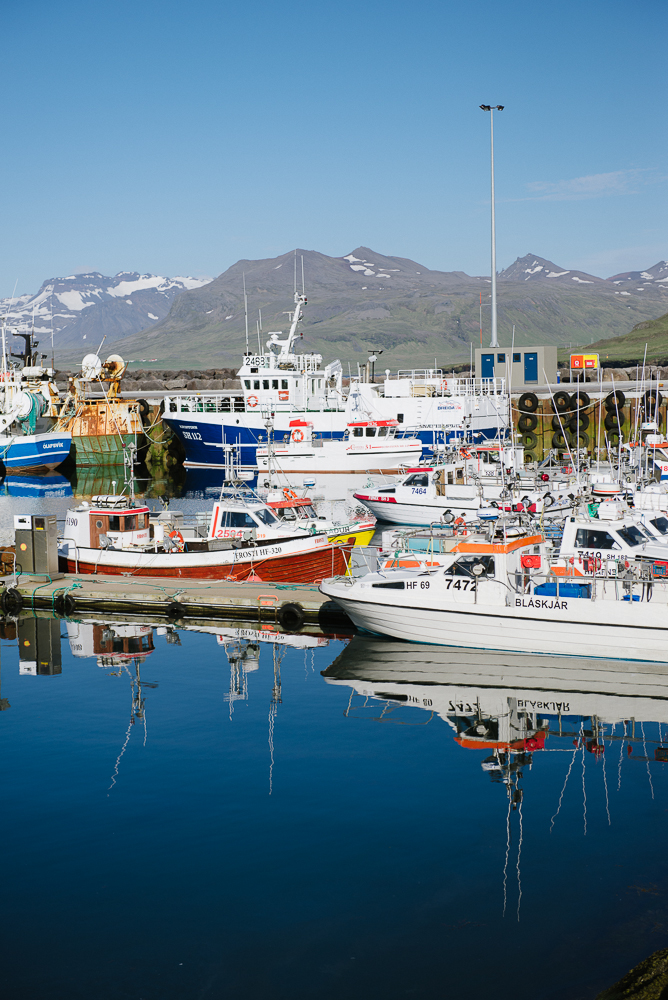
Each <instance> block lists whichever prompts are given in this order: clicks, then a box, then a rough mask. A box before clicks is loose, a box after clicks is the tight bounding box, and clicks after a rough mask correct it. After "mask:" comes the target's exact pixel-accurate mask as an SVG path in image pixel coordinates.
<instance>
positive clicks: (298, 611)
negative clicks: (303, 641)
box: [276, 602, 306, 632]
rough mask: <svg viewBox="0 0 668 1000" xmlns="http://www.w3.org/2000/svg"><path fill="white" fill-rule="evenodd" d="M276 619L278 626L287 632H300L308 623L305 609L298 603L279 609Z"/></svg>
mask: <svg viewBox="0 0 668 1000" xmlns="http://www.w3.org/2000/svg"><path fill="white" fill-rule="evenodd" d="M276 617H277V618H278V624H279V625H280V626H281V628H282V629H285V631H286V632H298V631H299V630H300V628H301V627H302V625H303V624H304V622H305V621H306V615H305V614H304V609H303V607H302V606H301V604H297V603H296V602H290V603H288V604H282V605H281V606H280V608H279V609H278V614H277V615H276Z"/></svg>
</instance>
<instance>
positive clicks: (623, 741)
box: [323, 636, 668, 919]
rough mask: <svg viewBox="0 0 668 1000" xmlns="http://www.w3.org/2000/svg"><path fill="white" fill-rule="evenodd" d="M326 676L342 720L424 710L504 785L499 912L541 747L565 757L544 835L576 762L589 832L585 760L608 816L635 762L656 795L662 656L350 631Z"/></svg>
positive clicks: (667, 708)
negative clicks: (484, 648)
mask: <svg viewBox="0 0 668 1000" xmlns="http://www.w3.org/2000/svg"><path fill="white" fill-rule="evenodd" d="M323 677H324V678H325V680H326V681H327V683H328V684H335V685H340V686H344V687H349V688H350V698H349V701H348V706H347V708H346V710H345V713H344V714H345V715H347V716H356V717H360V716H361V717H366V718H371V719H373V720H375V721H377V722H379V723H388V722H402V723H403V724H410V715H411V713H406V711H405V709H406V708H417V709H421V710H422V711H423V712H425V713H428V714H427V716H426V718H425V719H424V722H423V724H426V723H429V722H432V721H433V720H434V719H441V720H443V722H445V723H446V724H447V725H448V726H449V728H450V729H451V731H452V733H453V739H454V741H455V742H456V743H457V744H459V746H460V747H462V749H464V750H478V751H481V761H480V764H481V768H482V770H483V772H485V773H486V774H487V775H488V776H489V778H491V780H492V781H493V782H496V783H499V784H502V785H504V786H505V789H506V794H507V797H508V815H507V821H506V834H507V844H506V855H505V865H504V872H503V912H504V914H505V912H506V905H507V888H508V887H507V878H508V866H509V859H510V853H511V844H514V845H515V848H514V849H515V851H516V857H515V856H514V857H513V858H512V859H510V865H511V869H513V868H515V869H516V872H517V880H518V900H517V916H518V919H519V912H520V902H521V895H522V888H521V880H520V858H521V851H522V839H523V830H522V802H523V797H524V793H523V788H522V779H523V776H524V772H525V770H530V769H531V768H532V767H533V765H534V763H538V762H539V761H540V757H541V755H544V754H545V753H563V754H564V769H563V770H564V782H563V787H562V789H561V794H560V796H559V798H558V801H556V802H555V811H554V813H553V815H552V817H551V820H550V831H552V830H553V829H554V826H555V823H556V822H557V820H558V816H559V813H560V811H561V807H562V803H563V801H564V795H565V793H566V790H567V786H568V782H569V778H570V777H571V774H572V772H573V769H574V766H575V769H576V771H578V772H580V771H581V786H580V778H579V777H578V779H577V780H578V791H577V793H576V794H578V795H581V796H582V803H583V806H582V823H583V833H584V834H585V835H586V833H587V804H586V768H587V764H588V762H594V763H595V765H597V767H598V768H600V773H601V776H602V779H603V783H604V790H605V810H606V815H607V822H608V824H610V823H611V818H610V801H609V784H608V782H609V781H610V788H611V789H612V786H613V784H614V786H615V787H616V788H617V790H619V788H620V787H621V782H622V779H623V774H624V771H625V769H626V768H628V767H636V766H639V765H642V766H643V768H644V770H645V771H646V779H647V781H648V786H649V792H650V794H651V797H652V798H654V788H653V785H652V768H650V763H652V765H653V766H659V765H661V764H664V763H668V731H664V729H663V727H664V726H666V725H668V667H666V665H665V664H656V663H643V662H636V661H634V662H633V663H629V662H626V661H622V660H610V661H606V660H593V661H586V660H583V659H580V658H576V657H573V658H569V657H559V658H550V659H548V658H547V657H535V656H533V657H532V656H530V655H526V654H510V653H506V654H503V653H495V652H490V653H486V652H481V651H477V650H470V649H457V648H448V649H445V648H443V647H441V646H427V645H409V644H407V643H403V642H397V641H393V640H389V639H388V640H383V639H380V638H372V637H361V636H356V637H355V638H354V639H353V640H352V642H351V643H350V644H349V645H348V646H347V648H346V649H345V650H344V651H343V653H341V655H340V656H339V657H337V659H336V660H335V661H334V662H333V663H332V664H331V666H329V667H328V668H327V669H326V670H324V671H323ZM413 724H416V723H415V722H413ZM646 725H647V726H648V729H647V731H646V729H645V727H646ZM657 737H658V738H657ZM611 758H612V759H611ZM643 777H645V776H643ZM590 780H591V779H590ZM596 780H597V781H599V780H600V778H599V777H598V776H597V778H596Z"/></svg>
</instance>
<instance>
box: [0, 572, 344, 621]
mask: <svg viewBox="0 0 668 1000" xmlns="http://www.w3.org/2000/svg"><path fill="white" fill-rule="evenodd" d="M16 590H18V592H19V593H20V595H21V597H22V599H23V609H24V610H30V609H33V610H41V611H54V612H56V613H58V614H61V615H64V616H65V617H73V616H74V617H75V616H76V614H77V613H83V612H88V613H92V612H96V613H101V612H109V613H112V614H123V613H128V614H133V613H135V614H137V613H139V614H153V615H155V616H158V617H161V616H164V617H165V618H166V619H171V620H173V621H179V620H191V619H209V620H211V619H215V618H226V619H243V620H244V621H249V620H255V621H270V622H275V623H277V624H280V625H281V626H282V627H283V628H285V629H287V630H288V631H297V630H298V629H299V628H300V627H301V625H302V624H303V623H305V622H308V623H312V624H318V625H320V626H323V624H324V625H328V626H332V627H336V626H337V625H338V626H343V627H344V628H345V627H346V624H347V626H348V627H350V622H349V620H348V618H347V617H346V615H344V614H343V612H342V611H341V609H340V608H338V607H337V606H336V605H335V604H333V603H332V602H331V601H329V600H328V599H327V598H326V597H324V596H323V595H322V594H321V593H320V591H319V590H318V588H317V587H316V586H315V585H308V584H301V585H300V584H280V583H278V584H277V583H273V584H272V583H257V584H255V583H228V582H222V581H209V580H201V581H199V580H187V581H180V580H176V579H174V578H172V577H164V578H156V577H151V578H146V577H136V576H133V577H118V576H115V577H102V576H92V575H88V574H73V573H67V574H63V575H62V576H61V578H60V579H58V580H49V579H48V577H47V578H45V577H44V576H31V575H29V574H21V576H19V578H18V583H17V586H16ZM287 606H289V607H287Z"/></svg>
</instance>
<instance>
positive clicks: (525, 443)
mask: <svg viewBox="0 0 668 1000" xmlns="http://www.w3.org/2000/svg"><path fill="white" fill-rule="evenodd" d="M538 406H539V402H538V396H537V395H536V393H535V392H523V393H522V395H521V396H520V398H519V401H518V403H517V409H518V410H519V411H520V413H521V416H520V418H519V420H518V421H517V429H518V431H519V432H520V434H521V435H522V437H521V441H522V447H523V448H524V461H525V462H535V461H536V456H535V454H534V452H533V449H534V448H535V447H536V445H537V444H538V437H537V436H536V434H535V433H534V432H535V430H536V428H537V427H538V417H537V416H536V411H537V410H538Z"/></svg>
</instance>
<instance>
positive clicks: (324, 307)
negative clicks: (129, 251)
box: [59, 246, 668, 368]
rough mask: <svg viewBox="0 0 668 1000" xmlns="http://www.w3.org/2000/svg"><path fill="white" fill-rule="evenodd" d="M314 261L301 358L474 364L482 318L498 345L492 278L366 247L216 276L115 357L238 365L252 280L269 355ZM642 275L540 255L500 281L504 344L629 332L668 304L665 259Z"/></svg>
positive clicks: (285, 258) (185, 292) (246, 263)
mask: <svg viewBox="0 0 668 1000" xmlns="http://www.w3.org/2000/svg"><path fill="white" fill-rule="evenodd" d="M302 258H303V262H304V274H305V282H306V293H307V297H308V304H307V307H306V309H305V317H304V321H303V323H302V324H301V325H300V331H301V333H302V335H303V340H302V343H301V345H299V346H298V350H304V351H314V352H317V353H320V354H322V355H323V357H325V358H326V359H327V360H331V359H332V358H333V357H336V356H339V357H340V358H341V360H342V362H343V363H344V364H346V363H350V364H351V366H352V365H354V364H355V363H356V362H357V361H363V360H365V359H366V355H367V353H368V351H369V350H370V349H371V348H373V349H375V350H382V351H383V352H384V354H383V359H382V364H383V365H386V364H387V365H388V366H401V367H408V366H410V367H413V366H415V365H418V366H427V365H429V366H431V365H432V364H433V362H434V359H435V358H440V359H441V360H442V361H444V362H445V361H448V362H449V361H456V360H458V359H461V360H466V359H468V357H469V353H470V350H471V349H472V347H473V346H478V344H479V343H480V314H481V313H482V316H483V343H487V342H488V340H489V322H490V320H489V300H490V287H489V286H490V278H489V277H487V276H484V275H482V276H471V275H468V274H466V273H465V272H462V271H437V270H432V269H430V268H427V267H425V266H424V265H422V264H420V263H419V262H417V261H414V260H411V259H410V258H406V257H399V256H392V255H386V254H380V253H377V252H376V251H374V250H372V249H371V248H370V247H364V246H359V247H357V248H356V249H354V250H352V251H350V253H348V254H345V255H343V256H341V257H330V256H328V255H327V254H323V253H321V252H320V251H317V250H302V249H297V250H296V251H294V250H291V251H289V252H288V253H285V254H281V255H279V256H277V257H273V258H264V259H261V260H250V259H244V260H239V261H237V262H236V263H234V264H232V265H231V267H229V268H228V269H227V270H226V271H224V272H223V273H222V274H220V275H218V277H216V278H214V279H213V280H211V281H209V282H207V283H205V284H200V285H199V286H198V287H194V288H190V289H182V290H181V291H179V292H178V293H177V294H175V295H174V297H173V300H172V302H171V304H170V307H169V311H168V312H167V313H166V315H164V316H163V317H161V318H160V320H159V321H158V322H157V323H155V324H154V325H151V326H147V327H146V328H144V329H142V330H141V331H135V332H133V333H132V334H130V335H129V336H125V337H121V338H118V339H116V340H115V341H114V350H115V351H119V352H120V353H122V354H123V356H124V357H126V358H128V359H133V360H135V361H136V362H138V363H143V362H144V361H147V360H151V361H152V362H155V364H157V365H158V367H160V366H161V367H164V368H174V367H183V365H184V364H185V365H187V366H189V367H192V366H204V367H210V366H211V365H212V364H214V365H215V366H217V367H224V366H234V365H238V363H239V361H240V356H241V354H242V352H243V350H244V349H245V347H246V335H245V317H244V298H243V281H244V275H245V281H246V288H247V294H248V305H249V317H248V326H249V341H248V346H249V348H250V349H251V350H256V349H257V344H258V331H257V327H258V325H259V322H260V317H261V323H262V331H261V333H260V346H261V348H262V349H264V341H266V339H267V335H268V333H269V332H273V331H275V330H285V329H286V328H287V325H288V318H287V316H286V315H285V314H286V313H287V312H288V311H289V310H290V309H291V308H292V305H293V302H292V299H293V290H294V287H295V277H296V284H297V287H298V288H299V289H300V290H301V281H302ZM633 273H634V274H635V273H636V272H633ZM638 273H639V274H646V275H650V277H649V278H647V279H646V280H645V281H644V282H643V283H641V284H640V285H638V284H634V281H633V280H631V281H627V280H626V279H621V278H619V277H616V278H615V281H611V280H608V279H604V278H598V277H596V276H594V275H589V276H588V275H587V274H586V272H583V271H579V270H577V269H568V268H562V267H559V266H558V265H557V264H555V263H554V262H552V261H549V260H547V259H546V258H541V257H538V256H536V255H533V254H526V255H525V256H524V257H521V258H517V260H516V261H515V262H514V263H513V264H512V265H510V266H509V267H508V268H506V269H505V270H504V271H502V272H500V274H499V276H498V282H497V291H498V311H499V337H500V342H501V343H502V344H503V345H504V346H510V342H511V338H512V328H513V325H514V326H515V338H516V343H517V344H518V346H519V345H530V344H534V343H545V344H557V345H559V344H564V343H567V342H570V343H579V344H588V343H590V342H591V341H593V340H597V341H598V340H601V339H603V338H610V337H616V336H620V335H623V334H626V333H627V332H628V331H629V329H630V328H631V327H632V326H634V325H635V324H637V323H638V322H642V321H646V320H650V319H653V318H655V317H656V316H657V315H660V314H662V313H664V312H666V307H667V306H668V267H667V268H666V274H665V276H664V275H663V271H662V262H660V263H659V264H657V265H654V267H653V268H650V269H648V271H647V272H638ZM573 279H577V280H573ZM616 282H620V283H621V284H617V283H616ZM89 312H92V310H89ZM61 343H62V342H61ZM82 346H83V345H82ZM61 354H62V356H63V357H65V355H69V358H71V360H72V361H74V362H76V360H77V358H76V356H75V355H73V354H72V351H71V349H70V348H68V346H67V344H64V343H63V344H62V349H61V348H60V347H59V356H60V355H61ZM79 360H80V359H79Z"/></svg>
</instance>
